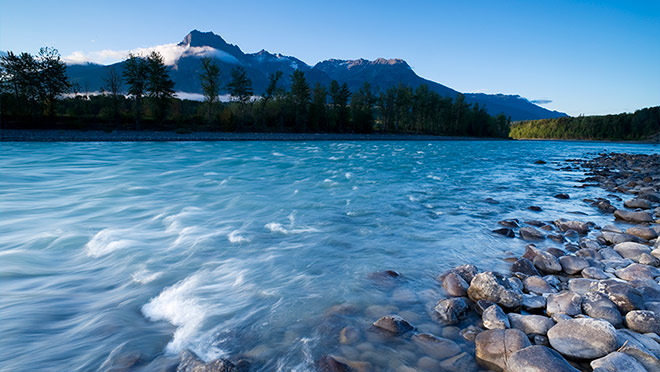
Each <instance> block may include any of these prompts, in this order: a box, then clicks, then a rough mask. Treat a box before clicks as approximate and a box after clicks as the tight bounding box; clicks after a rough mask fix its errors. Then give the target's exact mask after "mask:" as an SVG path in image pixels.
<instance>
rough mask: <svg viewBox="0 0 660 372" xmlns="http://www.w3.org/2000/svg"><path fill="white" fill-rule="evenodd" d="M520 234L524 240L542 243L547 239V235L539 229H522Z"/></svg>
mask: <svg viewBox="0 0 660 372" xmlns="http://www.w3.org/2000/svg"><path fill="white" fill-rule="evenodd" d="M518 234H520V237H521V238H522V239H523V240H528V241H540V240H544V239H545V235H543V233H542V232H540V231H538V230H537V229H535V228H533V227H529V226H525V227H521V228H520V230H518Z"/></svg>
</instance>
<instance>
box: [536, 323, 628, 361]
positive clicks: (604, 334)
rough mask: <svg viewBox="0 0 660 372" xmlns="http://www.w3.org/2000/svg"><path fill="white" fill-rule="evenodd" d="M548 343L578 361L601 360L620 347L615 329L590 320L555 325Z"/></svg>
mask: <svg viewBox="0 0 660 372" xmlns="http://www.w3.org/2000/svg"><path fill="white" fill-rule="evenodd" d="M548 341H550V345H551V346H552V347H553V348H554V349H555V350H557V351H558V352H560V353H561V354H563V355H565V356H567V357H570V358H578V359H595V358H600V357H603V356H605V355H607V354H609V353H611V352H613V351H614V350H616V349H617V348H618V347H619V344H618V342H617V338H616V330H615V329H614V327H613V326H612V325H611V324H610V323H608V322H606V321H603V320H597V319H590V318H578V319H567V320H564V321H561V322H559V323H557V324H555V325H554V326H553V327H552V328H550V330H549V331H548Z"/></svg>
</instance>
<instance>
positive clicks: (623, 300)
mask: <svg viewBox="0 0 660 372" xmlns="http://www.w3.org/2000/svg"><path fill="white" fill-rule="evenodd" d="M539 164H542V163H541V162H539ZM560 167H561V169H562V170H564V171H571V170H573V171H583V172H584V173H585V174H586V176H587V177H586V178H585V179H583V180H580V181H581V182H582V184H581V185H579V186H577V187H601V188H604V189H606V190H607V191H609V192H610V194H609V195H608V198H594V199H584V200H582V201H575V200H572V199H571V197H570V192H567V193H562V194H558V195H556V196H555V197H557V198H558V199H561V200H563V202H565V203H567V205H568V204H569V203H576V202H580V203H588V204H590V205H592V206H593V208H594V210H595V212H597V213H603V214H606V215H611V217H612V224H608V225H605V226H598V225H596V224H595V223H593V222H590V221H581V220H572V219H571V220H568V219H555V220H551V221H533V220H525V221H522V220H520V219H508V220H502V221H500V222H499V225H500V226H498V227H495V226H494V227H493V233H494V234H500V235H501V236H502V238H503V239H506V238H512V239H523V240H525V241H528V242H529V244H528V245H527V246H526V249H525V252H524V254H523V255H522V256H520V257H513V258H511V260H510V261H511V267H510V270H509V271H508V272H492V271H483V270H480V269H479V268H477V267H476V266H474V265H470V264H465V265H462V266H458V267H454V268H452V269H450V270H448V271H446V272H444V273H441V274H440V275H439V276H438V278H437V281H438V286H439V287H441V288H442V293H443V294H444V296H442V297H443V298H439V299H438V298H436V299H434V300H433V301H432V302H431V303H429V304H428V306H427V310H428V312H429V313H431V314H432V316H433V318H434V319H435V320H436V321H437V323H438V325H439V326H437V328H434V326H433V325H431V326H428V325H423V324H419V325H417V324H415V321H414V319H415V318H417V317H416V315H415V314H414V313H413V312H411V311H407V310H400V309H399V310H398V311H395V312H392V313H389V314H387V315H384V316H380V315H376V314H378V312H377V311H371V312H370V310H369V309H367V311H366V312H365V313H368V314H372V315H373V316H374V318H373V323H372V324H370V325H368V326H366V327H363V329H360V328H359V327H357V326H346V327H343V328H341V329H340V330H338V331H333V332H336V333H334V337H335V338H334V342H337V343H339V344H340V345H342V347H344V346H345V348H344V349H342V350H344V351H343V353H342V354H339V353H337V354H328V355H324V356H322V357H320V358H318V359H317V360H316V364H315V365H316V369H317V370H318V371H324V372H325V371H359V372H367V371H379V370H393V371H397V372H408V371H427V370H428V371H457V372H458V371H460V372H466V371H481V370H492V371H508V372H529V371H537V372H557V371H598V372H604V371H640V372H643V371H647V372H653V371H660V284H659V281H660V268H659V267H660V239H659V238H658V235H659V234H660V225H659V224H658V223H659V222H660V156H659V155H650V156H647V155H629V154H600V155H599V156H597V157H595V158H593V159H590V160H582V159H568V160H566V164H562V165H560ZM621 202H623V203H622V204H623V207H621V208H617V207H616V206H615V205H620V204H621ZM530 209H531V210H535V211H538V210H540V208H538V207H534V206H530ZM546 242H551V243H552V244H546ZM557 243H558V244H557ZM559 244H561V245H559ZM559 247H561V248H559ZM399 277H400V274H399V273H397V272H394V271H383V272H379V273H374V275H373V279H374V280H379V281H383V282H388V281H390V280H398V279H399ZM395 292H396V291H395ZM395 295H396V296H400V295H401V292H399V293H398V294H395ZM420 297H422V296H420ZM350 311H352V309H351V307H350V306H338V307H337V308H335V309H331V311H329V314H326V316H340V315H342V314H344V313H345V312H350ZM381 312H382V309H381ZM434 330H437V331H434ZM365 334H366V335H367V338H368V339H369V341H370V343H367V342H363V343H360V342H361V341H359V340H360V338H361V337H362V335H365ZM379 340H381V342H383V343H386V342H390V343H392V345H402V346H401V347H402V349H400V350H399V349H396V350H397V352H399V351H400V352H405V353H410V354H411V355H412V358H413V359H415V360H416V363H415V364H414V365H412V366H410V365H392V364H389V365H388V364H387V361H386V360H385V361H382V360H383V359H385V358H380V356H379V355H378V353H377V352H374V351H373V346H369V345H371V344H373V343H374V342H378V341H379ZM397 342H398V344H397ZM393 348H396V346H395V347H393ZM236 359H237V360H236V361H233V362H232V361H230V360H227V359H218V360H215V361H213V362H211V363H204V362H202V361H201V360H199V359H198V358H196V357H195V356H194V355H193V354H191V353H188V352H186V353H184V354H183V355H182V358H181V361H180V363H179V364H178V368H177V370H178V371H181V372H193V371H227V372H229V371H247V370H249V369H250V363H249V361H248V360H245V359H242V358H240V357H237V358H236ZM365 359H368V360H365ZM381 361H382V362H381Z"/></svg>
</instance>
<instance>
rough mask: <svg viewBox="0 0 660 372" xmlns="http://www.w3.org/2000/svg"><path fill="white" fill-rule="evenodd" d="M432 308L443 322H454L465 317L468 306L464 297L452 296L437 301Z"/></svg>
mask: <svg viewBox="0 0 660 372" xmlns="http://www.w3.org/2000/svg"><path fill="white" fill-rule="evenodd" d="M434 310H435V312H436V314H437V315H438V317H439V318H440V320H442V321H443V322H444V323H447V324H456V323H458V322H459V321H461V319H463V318H465V316H466V315H467V313H468V311H469V310H470V308H469V306H468V303H467V301H465V298H463V297H454V298H447V299H444V300H440V301H438V304H437V305H436V306H435V308H434Z"/></svg>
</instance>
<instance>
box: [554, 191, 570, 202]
mask: <svg viewBox="0 0 660 372" xmlns="http://www.w3.org/2000/svg"><path fill="white" fill-rule="evenodd" d="M555 198H557V199H564V200H566V199H570V198H571V197H570V196H569V195H568V194H566V193H564V192H560V193H559V194H555Z"/></svg>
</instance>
